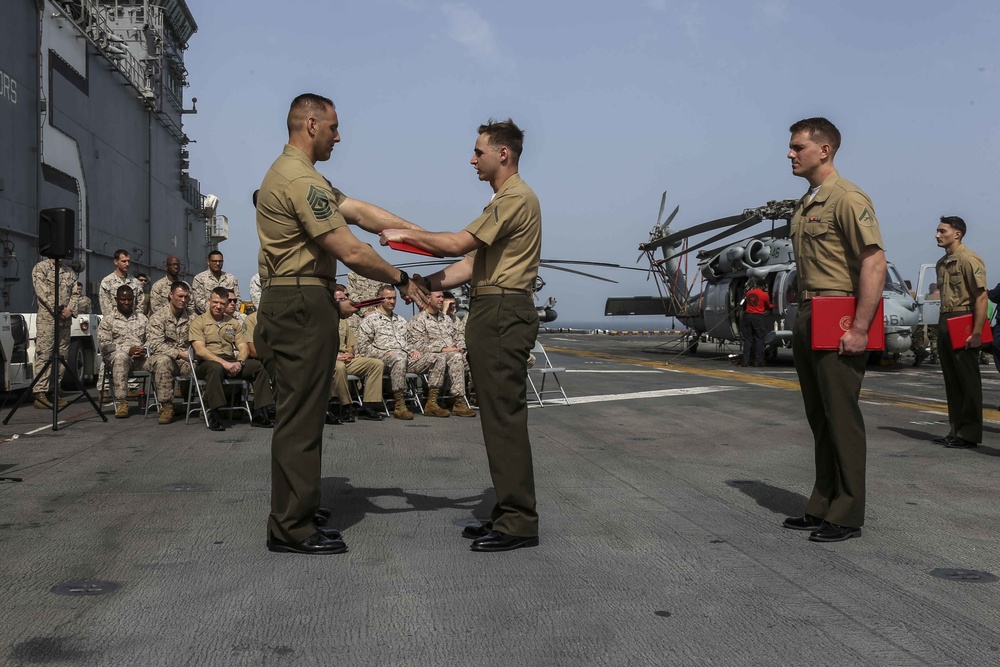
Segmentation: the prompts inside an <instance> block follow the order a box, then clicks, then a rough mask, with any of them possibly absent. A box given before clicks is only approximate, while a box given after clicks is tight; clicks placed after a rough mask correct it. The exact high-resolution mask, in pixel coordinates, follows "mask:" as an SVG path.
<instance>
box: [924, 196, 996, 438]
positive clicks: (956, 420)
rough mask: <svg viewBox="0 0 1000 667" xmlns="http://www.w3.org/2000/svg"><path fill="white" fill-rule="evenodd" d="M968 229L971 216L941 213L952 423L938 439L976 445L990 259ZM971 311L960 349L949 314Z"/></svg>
mask: <svg viewBox="0 0 1000 667" xmlns="http://www.w3.org/2000/svg"><path fill="white" fill-rule="evenodd" d="M966 230H967V226H966V224H965V220H962V218H960V217H958V216H957V215H949V216H944V217H942V218H941V222H940V223H939V224H938V226H937V232H936V233H935V234H934V237H935V238H936V239H937V244H938V247H939V248H942V249H943V250H944V251H945V256H944V257H942V258H941V259H939V260H938V262H937V266H936V270H937V283H938V285H939V286H940V290H941V315H940V317H939V319H938V336H937V338H938V356H939V358H940V359H941V374H942V375H943V376H944V391H945V395H946V396H947V398H948V424H949V426H950V428H949V431H948V435H946V436H944V437H942V438H936V439H935V440H934V442H936V443H938V444H941V445H944V446H945V447H948V448H950V449H971V448H972V447H977V446H978V445H979V443H981V442H982V441H983V381H982V378H981V377H980V375H979V348H980V346H981V345H982V344H983V341H982V331H983V325H985V324H986V311H987V303H986V302H987V300H988V296H987V293H986V265H985V264H984V263H983V260H982V259H981V258H980V257H979V255H977V254H976V253H974V252H972V251H971V250H969V248H968V246H966V245H965V243H964V241H965V232H966ZM970 313H971V314H972V331H971V332H970V334H969V337H968V338H967V339H966V341H965V345H964V346H963V347H960V348H958V349H956V348H955V347H954V346H953V345H952V342H951V334H949V333H948V319H949V318H952V317H959V316H961V315H969V314H970Z"/></svg>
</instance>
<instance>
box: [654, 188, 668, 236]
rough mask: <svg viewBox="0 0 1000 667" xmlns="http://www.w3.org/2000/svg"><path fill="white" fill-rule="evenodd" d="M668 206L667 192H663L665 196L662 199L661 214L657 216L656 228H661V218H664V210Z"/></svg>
mask: <svg viewBox="0 0 1000 667" xmlns="http://www.w3.org/2000/svg"><path fill="white" fill-rule="evenodd" d="M666 205H667V191H666V190H664V191H663V196H661V197H660V212H659V213H657V214H656V226H657V227H659V226H660V218H662V217H663V209H664V208H665V207H666Z"/></svg>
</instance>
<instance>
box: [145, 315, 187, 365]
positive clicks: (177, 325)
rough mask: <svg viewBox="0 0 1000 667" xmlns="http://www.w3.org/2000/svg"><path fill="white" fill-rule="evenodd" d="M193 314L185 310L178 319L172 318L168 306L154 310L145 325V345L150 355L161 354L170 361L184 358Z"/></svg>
mask: <svg viewBox="0 0 1000 667" xmlns="http://www.w3.org/2000/svg"><path fill="white" fill-rule="evenodd" d="M193 319H194V314H193V313H191V312H190V311H187V310H185V311H184V312H183V313H182V314H181V316H180V317H174V311H173V309H172V308H170V307H169V306H168V307H167V308H160V309H159V310H154V311H153V314H152V315H150V316H149V322H148V323H147V324H146V345H148V346H149V351H150V353H151V354H163V355H166V356H168V357H170V358H171V359H176V358H177V357H178V356H186V355H187V349H188V347H189V346H190V345H191V341H189V340H188V329H189V328H190V326H191V320H193Z"/></svg>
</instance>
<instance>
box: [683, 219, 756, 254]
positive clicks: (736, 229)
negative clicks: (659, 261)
mask: <svg viewBox="0 0 1000 667" xmlns="http://www.w3.org/2000/svg"><path fill="white" fill-rule="evenodd" d="M761 220H762V218H761V217H760V215H759V214H757V213H754V214H753V215H751V216H750V217H749V218H743V222H741V223H740V224H738V225H735V226H733V227H731V228H730V229H727V230H726V231H724V232H722V233H721V234H716V235H715V236H713V237H711V238H709V239H705V240H704V241H702V242H700V243H696V244H694V245H693V246H690V247H689V248H688V249H687V250H685V251H683V252H678V253H675V254H673V255H670V256H669V257H664V258H663V261H667V260H669V259H673V258H674V257H680V256H681V255H684V254H686V253H689V252H694V251H695V250H698V249H700V248H704V247H705V246H707V245H712V244H713V243H717V242H719V241H721V240H722V239H724V238H728V237H730V236H732V235H733V234H739V233H740V232H742V231H743V230H745V229H749V228H750V227H753V226H754V225H756V224H757V223H759V222H760V221H761Z"/></svg>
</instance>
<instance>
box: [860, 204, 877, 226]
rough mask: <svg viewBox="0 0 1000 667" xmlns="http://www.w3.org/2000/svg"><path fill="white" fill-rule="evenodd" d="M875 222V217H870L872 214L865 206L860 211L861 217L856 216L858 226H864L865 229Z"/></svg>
mask: <svg viewBox="0 0 1000 667" xmlns="http://www.w3.org/2000/svg"><path fill="white" fill-rule="evenodd" d="M875 222H876V220H875V216H874V215H872V212H871V211H869V210H868V207H867V206H865V208H864V210H863V211H861V215H859V216H858V224H859V225H864V226H865V227H871V226H872V225H874V224H875Z"/></svg>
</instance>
